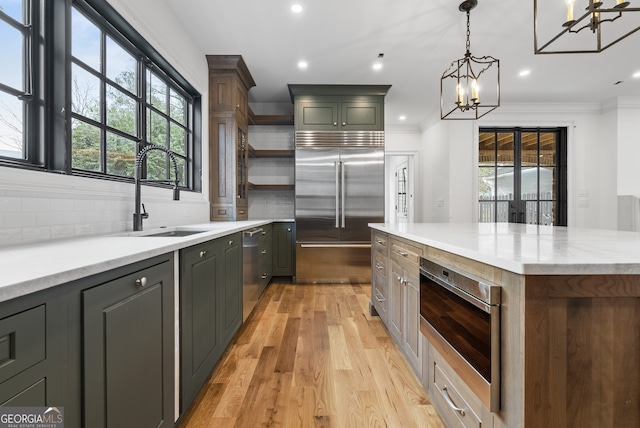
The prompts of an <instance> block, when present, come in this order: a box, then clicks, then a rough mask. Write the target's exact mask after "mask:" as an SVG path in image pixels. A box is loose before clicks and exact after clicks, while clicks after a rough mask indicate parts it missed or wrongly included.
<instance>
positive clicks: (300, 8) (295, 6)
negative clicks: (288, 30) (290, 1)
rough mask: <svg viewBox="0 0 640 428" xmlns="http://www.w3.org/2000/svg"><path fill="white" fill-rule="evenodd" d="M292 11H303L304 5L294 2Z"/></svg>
mask: <svg viewBox="0 0 640 428" xmlns="http://www.w3.org/2000/svg"><path fill="white" fill-rule="evenodd" d="M291 12H293V13H300V12H302V5H299V4H294V5H293V6H291Z"/></svg>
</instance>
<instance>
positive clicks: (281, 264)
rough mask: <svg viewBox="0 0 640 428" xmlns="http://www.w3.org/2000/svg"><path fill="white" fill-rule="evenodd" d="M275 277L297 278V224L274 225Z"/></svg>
mask: <svg viewBox="0 0 640 428" xmlns="http://www.w3.org/2000/svg"><path fill="white" fill-rule="evenodd" d="M272 256H273V275H274V276H295V266H296V263H295V223H273V251H272Z"/></svg>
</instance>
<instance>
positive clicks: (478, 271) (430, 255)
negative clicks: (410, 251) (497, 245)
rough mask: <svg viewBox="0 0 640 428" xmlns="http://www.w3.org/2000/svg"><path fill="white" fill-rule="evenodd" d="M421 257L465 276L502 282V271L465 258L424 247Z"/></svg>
mask: <svg viewBox="0 0 640 428" xmlns="http://www.w3.org/2000/svg"><path fill="white" fill-rule="evenodd" d="M423 257H424V258H425V259H429V260H431V261H433V262H436V263H438V264H441V265H443V266H445V267H453V268H457V270H458V271H460V270H461V271H462V272H464V273H465V274H467V275H468V274H471V275H473V276H477V277H479V278H482V279H486V280H487V281H490V282H493V283H496V284H500V283H501V282H502V278H501V277H502V269H499V268H497V267H495V266H490V265H487V264H484V263H481V262H478V261H475V260H471V259H468V258H466V257H462V256H458V255H456V254H452V253H449V252H447V251H443V250H440V249H438V248H434V247H430V246H428V245H425V246H424V249H423Z"/></svg>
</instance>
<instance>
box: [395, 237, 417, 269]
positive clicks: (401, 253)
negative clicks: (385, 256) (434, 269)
mask: <svg viewBox="0 0 640 428" xmlns="http://www.w3.org/2000/svg"><path fill="white" fill-rule="evenodd" d="M420 256H422V248H421V247H419V246H417V245H412V244H409V243H408V242H404V241H398V240H395V239H392V240H391V258H392V259H393V260H395V261H396V262H398V263H400V264H401V265H403V266H407V265H409V266H411V265H414V266H420Z"/></svg>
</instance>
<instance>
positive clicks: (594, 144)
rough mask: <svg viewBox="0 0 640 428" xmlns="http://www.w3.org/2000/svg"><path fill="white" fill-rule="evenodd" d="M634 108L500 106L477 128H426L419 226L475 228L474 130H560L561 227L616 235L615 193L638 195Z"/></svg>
mask: <svg viewBox="0 0 640 428" xmlns="http://www.w3.org/2000/svg"><path fill="white" fill-rule="evenodd" d="M636 103H637V101H636V102H635V103H634V102H630V101H629V100H622V101H621V100H619V99H616V100H612V101H610V102H608V103H606V104H605V105H600V104H589V105H584V104H562V105H559V104H539V105H533V106H531V105H526V106H525V105H503V106H501V107H500V108H499V109H497V110H495V111H494V112H492V113H490V114H488V115H487V116H485V117H484V118H482V119H480V120H479V121H433V123H432V124H430V126H428V127H426V129H425V130H424V131H423V133H422V158H423V160H422V165H423V170H424V182H425V185H426V186H427V187H426V188H425V189H424V191H423V192H422V194H421V196H422V198H423V210H424V221H430V222H431V221H433V222H438V221H449V222H464V221H471V222H473V221H477V200H476V198H477V168H478V163H477V158H478V147H477V141H478V128H479V127H480V126H496V127H497V126H566V127H567V128H568V225H569V226H576V227H593V228H602V229H616V228H617V195H618V194H620V193H619V192H620V190H621V189H622V188H624V189H625V191H626V189H627V188H628V187H629V186H633V188H632V189H629V191H631V190H633V191H634V192H640V180H638V178H639V177H638V175H639V174H640V171H638V168H637V167H636V166H635V162H634V161H635V160H637V159H638V158H639V157H638V156H637V155H638V153H637V152H638V151H639V150H640V149H638V144H637V142H638V141H637V140H638V138H639V137H638V135H639V133H638V131H639V129H638V127H639V126H640V124H639V123H638V122H639V121H638V118H640V116H639V112H640V108H639V107H638V104H636ZM611 105H614V106H615V107H613V108H612V107H610V106H611ZM634 121H635V122H634ZM618 146H621V148H619V147H618ZM620 150H622V151H623V152H624V154H622V153H620ZM619 153H620V154H621V155H622V156H623V157H624V162H621V160H620V156H619ZM618 163H622V165H618ZM620 182H623V183H624V185H622V184H620ZM629 183H632V184H629ZM442 199H444V206H442V207H439V206H438V205H439V204H438V201H440V202H441V203H442Z"/></svg>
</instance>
